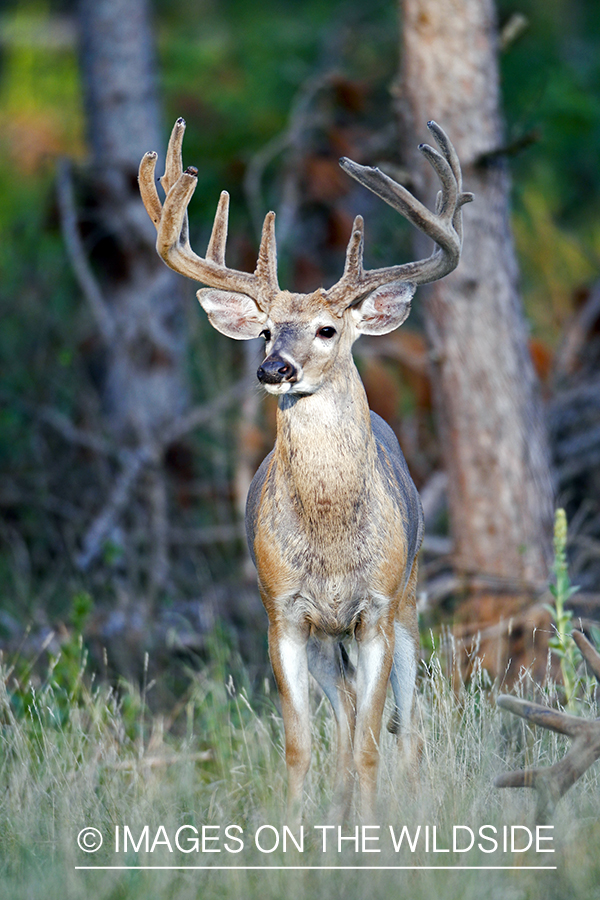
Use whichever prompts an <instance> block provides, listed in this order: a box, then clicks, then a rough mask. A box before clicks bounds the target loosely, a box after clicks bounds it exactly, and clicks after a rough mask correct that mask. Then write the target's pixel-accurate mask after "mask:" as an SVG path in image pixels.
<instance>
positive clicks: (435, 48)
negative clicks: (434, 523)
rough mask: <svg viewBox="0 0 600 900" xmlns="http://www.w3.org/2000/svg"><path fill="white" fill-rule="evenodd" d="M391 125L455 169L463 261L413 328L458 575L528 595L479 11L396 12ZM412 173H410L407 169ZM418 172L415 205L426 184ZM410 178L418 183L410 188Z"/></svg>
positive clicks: (509, 282) (514, 343) (518, 380)
mask: <svg viewBox="0 0 600 900" xmlns="http://www.w3.org/2000/svg"><path fill="white" fill-rule="evenodd" d="M401 12H402V26H403V40H402V88H401V96H400V114H401V117H402V120H403V121H402V125H403V129H404V134H405V135H406V141H407V145H406V148H407V152H409V148H412V147H414V146H415V144H416V143H418V142H419V141H420V140H422V139H423V137H425V135H426V131H425V123H426V122H427V121H428V120H429V119H434V120H435V121H437V122H438V123H439V124H440V125H441V126H442V127H443V128H444V129H445V131H446V132H447V133H448V135H449V136H450V139H451V140H452V142H453V143H454V145H455V147H456V149H457V152H458V155H459V157H460V160H461V163H462V168H463V173H464V186H465V190H469V191H473V193H474V194H475V201H474V203H473V204H471V205H469V206H467V207H465V212H464V223H465V224H464V248H463V255H462V260H461V263H460V265H459V267H458V269H457V270H456V271H455V272H453V273H452V274H451V275H449V276H448V277H447V278H444V279H443V280H442V281H440V282H438V283H437V284H435V285H434V286H432V288H431V290H430V292H429V294H428V296H427V299H426V306H425V309H426V328H427V333H428V337H429V341H430V345H431V350H432V361H433V364H432V370H433V372H432V377H433V386H434V397H435V404H436V410H437V416H438V422H439V436H440V441H441V443H442V447H443V453H444V457H445V465H446V467H447V472H448V477H449V482H448V501H449V510H450V518H451V529H452V535H453V539H454V546H455V561H456V566H457V568H458V569H460V570H462V571H464V572H467V573H482V574H484V575H490V576H495V577H500V578H501V579H508V580H510V581H517V582H519V581H520V582H525V583H529V584H540V583H543V582H544V580H545V579H546V577H547V570H548V561H549V553H550V546H551V544H550V539H551V527H552V510H553V486H552V479H551V475H550V467H549V452H548V445H547V438H546V432H545V423H544V418H543V413H542V408H541V404H540V399H539V396H538V388H537V384H536V377H535V373H534V371H533V366H532V362H531V358H530V355H529V350H528V337H527V327H526V324H525V321H524V317H523V312H522V308H521V303H520V298H519V291H518V285H517V281H518V270H517V265H516V261H515V253H514V248H513V241H512V235H511V231H510V224H509V178H508V174H507V170H506V165H505V161H504V159H503V157H502V155H497V154H496V151H498V150H499V149H500V148H501V147H502V144H503V135H502V123H501V116H500V111H499V107H500V96H499V84H498V32H497V26H496V20H495V11H494V7H493V2H492V0H446V2H445V3H443V4H440V3H439V2H438V0H401ZM414 162H416V160H414ZM428 169H429V167H427V166H425V167H424V166H423V161H422V160H420V161H419V164H418V168H417V167H416V166H414V167H413V170H414V171H415V172H418V173H419V174H418V178H419V179H420V178H422V177H423V181H422V182H421V183H420V184H419V183H418V182H417V184H418V187H422V190H421V191H420V193H422V194H423V195H425V196H426V198H427V200H428V201H429V203H431V201H432V196H431V195H432V193H433V189H434V183H435V176H434V174H433V172H432V171H431V170H430V169H429V171H428ZM422 173H423V175H422Z"/></svg>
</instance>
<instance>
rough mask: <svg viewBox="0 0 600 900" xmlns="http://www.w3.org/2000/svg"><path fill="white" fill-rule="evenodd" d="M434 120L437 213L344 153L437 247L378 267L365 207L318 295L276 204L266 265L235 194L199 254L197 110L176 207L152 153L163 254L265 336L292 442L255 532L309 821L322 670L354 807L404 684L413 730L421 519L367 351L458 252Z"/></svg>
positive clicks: (147, 165)
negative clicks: (368, 381) (299, 267)
mask: <svg viewBox="0 0 600 900" xmlns="http://www.w3.org/2000/svg"><path fill="white" fill-rule="evenodd" d="M428 128H429V130H430V132H431V133H432V135H433V137H434V138H435V141H436V143H437V145H438V147H439V150H440V151H441V152H438V150H435V149H433V148H432V147H429V146H428V145H422V146H421V147H420V149H421V151H422V152H423V154H424V155H425V156H426V157H427V159H428V160H429V162H430V163H431V165H432V166H433V168H434V169H435V170H436V172H437V173H438V175H439V178H440V180H441V185H442V190H441V192H440V193H439V195H438V200H437V206H436V211H435V213H432V212H431V211H429V210H428V209H427V208H426V207H424V206H423V205H422V204H421V203H419V201H417V200H416V199H415V198H414V197H413V196H412V195H411V194H410V193H409V192H408V191H407V190H406V189H405V188H403V187H402V186H400V185H399V184H396V183H395V182H394V181H392V180H391V179H390V178H388V177H387V176H386V175H384V174H383V173H382V172H380V171H379V170H378V169H371V168H366V167H363V166H359V165H357V164H356V163H354V162H351V161H350V160H347V159H343V160H341V165H342V168H343V169H344V170H345V171H346V172H347V173H348V174H349V175H352V177H353V178H356V179H357V181H359V182H360V183H361V184H363V185H365V186H366V187H367V188H369V189H370V190H371V191H373V192H374V193H376V194H377V195H378V196H380V197H381V198H382V199H383V200H385V201H386V202H387V203H389V204H390V205H391V206H393V207H394V208H395V209H397V210H398V211H399V212H400V213H401V214H402V215H403V216H405V217H406V218H407V219H409V220H410V221H411V222H412V223H413V224H414V225H416V226H417V228H419V229H420V230H421V231H423V232H424V233H425V234H427V235H428V236H429V237H431V238H432V239H433V240H434V242H435V245H436V246H435V249H434V251H433V253H432V255H431V256H430V257H428V258H427V259H423V260H420V261H418V262H409V263H406V264H404V265H398V266H390V267H389V268H384V269H378V270H372V271H365V270H364V269H363V264H362V256H363V221H362V218H361V217H360V216H357V218H356V219H355V221H354V225H353V228H352V234H351V237H350V243H349V245H348V250H347V254H346V264H345V267H344V274H343V275H342V277H341V279H340V280H339V281H338V282H337V284H335V285H334V286H333V287H331V288H328V289H327V290H325V289H323V288H319V289H318V290H316V291H314V292H313V293H311V294H294V293H291V292H289V291H282V290H280V288H279V284H278V281H277V257H276V249H275V231H274V225H275V215H274V213H272V212H270V213H268V214H267V216H266V218H265V222H264V226H263V233H262V239H261V244H260V251H259V256H258V262H257V265H256V270H255V272H254V273H253V274H250V273H247V272H240V271H238V270H236V269H230V268H228V267H227V266H226V265H225V242H226V238H227V211H228V202H229V196H228V194H227V193H226V192H225V191H224V192H223V193H222V194H221V199H220V201H219V205H218V209H217V214H216V217H215V223H214V227H213V231H212V236H211V238H210V242H209V245H208V250H207V253H206V258H204V259H203V258H201V257H199V256H197V255H196V254H195V253H194V251H193V250H192V249H191V247H190V244H189V239H188V222H187V206H188V203H189V201H190V198H191V196H192V194H193V193H194V190H195V187H196V182H197V170H196V169H194V168H191V167H190V168H188V169H186V170H185V171H184V170H183V166H182V161H181V146H182V141H183V133H184V130H185V122H184V121H183V119H178V121H177V122H176V123H175V127H174V129H173V133H172V135H171V139H170V141H169V147H168V150H167V158H166V166H165V174H164V175H163V177H162V179H161V183H162V186H163V188H164V190H165V194H166V198H165V201H164V203H161V201H160V200H159V197H158V193H157V188H156V182H155V174H154V171H155V167H156V160H157V154H156V153H147V154H146V155H145V156H144V158H143V160H142V162H141V165H140V188H141V192H142V197H143V200H144V204H145V206H146V209H147V211H148V213H149V215H150V217H151V219H152V221H153V222H154V224H155V225H156V229H157V231H158V239H157V245H156V246H157V250H158V253H159V254H160V256H161V257H162V259H163V260H164V261H165V262H166V263H167V265H168V266H170V267H171V268H172V269H175V271H176V272H180V273H182V274H183V275H187V276H188V277H189V278H193V279H195V280H196V281H200V282H202V284H205V285H208V287H207V288H204V289H202V290H200V291H198V299H199V301H200V303H201V305H202V307H203V308H204V309H205V310H206V312H207V313H208V318H209V320H210V322H211V323H212V325H213V326H214V327H215V328H216V329H217V331H220V332H222V333H223V334H226V335H228V336H229V337H232V338H236V339H237V340H247V339H249V338H255V337H257V336H258V335H262V336H263V337H264V339H265V344H266V356H265V359H264V361H263V362H262V364H261V365H260V367H259V369H258V373H257V374H258V379H259V381H260V382H261V383H262V384H263V385H264V387H265V389H266V390H267V391H269V392H270V393H272V394H276V395H277V396H278V397H279V408H278V413H277V441H276V443H275V447H274V449H273V451H272V452H271V453H270V454H269V455H268V456H267V458H266V459H265V460H264V462H263V463H262V465H261V466H260V468H259V470H258V472H257V473H256V476H255V477H254V480H253V482H252V485H251V487H250V492H249V495H248V502H247V508H246V528H247V534H248V543H249V547H250V553H251V555H252V558H253V560H254V562H255V564H256V568H257V570H258V583H259V588H260V593H261V596H262V600H263V603H264V605H265V608H266V611H267V614H268V618H269V654H270V657H271V663H272V666H273V672H274V674H275V680H276V682H277V687H278V689H279V694H280V697H281V707H282V713H283V721H284V725H285V754H286V762H287V768H288V810H289V812H290V815H292V816H294V817H297V816H298V815H300V810H301V800H302V788H303V783H304V779H305V776H306V773H307V770H308V767H309V763H310V743H311V740H310V721H309V697H308V683H309V678H308V674H309V672H310V673H311V674H312V675H314V677H315V678H316V680H317V681H318V683H319V684H320V685H321V687H322V689H323V691H324V692H325V694H326V695H327V697H328V698H329V700H330V702H331V705H332V706H333V710H334V713H335V717H336V722H337V745H338V769H337V781H338V784H337V797H338V803H339V806H340V812H341V814H342V815H344V814H345V813H346V812H347V811H348V808H349V805H350V802H351V798H352V789H353V784H354V772H355V771H356V773H357V775H358V782H359V786H360V795H361V810H362V814H363V817H364V818H367V819H368V818H372V817H373V815H374V808H375V788H376V780H377V765H378V756H379V734H380V728H381V719H382V715H383V707H384V701H385V695H386V689H387V684H388V681H389V680H390V679H391V682H392V688H393V692H394V698H395V702H396V710H395V712H394V714H393V716H392V719H391V721H390V724H389V726H388V727H389V728H390V730H391V731H393V732H395V733H398V734H402V733H404V734H405V735H407V736H408V739H409V731H410V721H411V711H412V705H413V690H414V684H415V674H416V668H417V651H418V628H417V613H416V583H417V553H418V551H419V547H420V545H421V540H422V536H423V515H422V511H421V504H420V501H419V497H418V494H417V490H416V488H415V486H414V484H413V482H412V480H411V477H410V475H409V472H408V469H407V466H406V462H405V461H404V457H403V455H402V452H401V450H400V447H399V446H398V441H397V440H396V437H395V436H394V434H393V432H392V430H391V429H390V428H389V427H388V425H386V423H385V422H384V421H383V420H382V419H380V418H379V417H378V416H377V415H375V414H374V413H372V412H370V410H369V407H368V404H367V398H366V395H365V391H364V388H363V385H362V382H361V380H360V377H359V375H358V372H357V370H356V367H355V365H354V361H353V359H352V345H353V343H354V341H355V340H356V339H357V338H358V337H359V335H361V334H386V333H387V332H389V331H392V330H393V329H394V328H398V326H399V325H402V323H403V322H404V320H405V319H406V317H407V316H408V314H409V311H410V304H411V298H412V296H413V294H414V292H415V288H416V286H417V285H419V284H425V283H427V282H430V281H435V280H437V279H439V278H442V277H443V276H444V275H446V274H447V273H448V272H451V271H452V270H453V269H454V268H455V267H456V266H457V264H458V261H459V258H460V251H461V242H462V219H461V207H462V206H463V204H464V203H466V202H468V201H469V200H471V199H472V195H471V194H468V193H463V190H462V183H461V171H460V165H459V161H458V158H457V155H456V152H455V150H454V148H453V147H452V144H451V143H450V141H449V140H448V138H447V137H446V135H445V134H444V132H443V131H442V129H441V128H440V127H439V126H438V125H436V124H435V123H434V122H430V123H429V124H428ZM350 637H354V638H355V639H356V642H357V662H356V667H354V666H353V665H352V664H351V663H350V661H349V658H348V655H347V653H346V650H345V647H344V643H343V642H344V640H345V639H346V638H350Z"/></svg>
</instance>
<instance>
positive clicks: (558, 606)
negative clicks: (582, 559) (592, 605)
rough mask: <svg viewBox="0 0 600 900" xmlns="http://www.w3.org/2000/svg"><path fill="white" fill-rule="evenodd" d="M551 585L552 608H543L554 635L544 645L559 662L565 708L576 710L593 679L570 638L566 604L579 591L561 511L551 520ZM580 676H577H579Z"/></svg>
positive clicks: (562, 511) (565, 524)
mask: <svg viewBox="0 0 600 900" xmlns="http://www.w3.org/2000/svg"><path fill="white" fill-rule="evenodd" d="M552 573H553V576H554V581H553V583H552V584H550V585H549V589H550V593H551V594H552V596H553V597H554V605H552V606H551V605H549V604H546V607H545V608H546V609H547V610H548V612H549V613H550V615H551V616H552V622H553V625H554V634H553V635H552V637H551V638H550V640H549V641H548V644H549V647H550V649H551V651H552V653H553V654H554V655H555V656H556V657H558V659H559V660H560V671H561V676H562V683H563V690H564V698H565V705H566V706H567V707H568V708H570V709H575V708H576V706H577V698H578V695H579V693H580V691H581V688H582V687H585V686H587V687H588V688H589V687H590V686H591V687H593V685H594V679H588V678H586V676H585V674H584V673H585V666H584V663H583V659H582V656H581V652H580V651H579V648H578V647H577V645H576V644H575V641H574V640H573V638H572V636H571V635H572V632H573V611H572V610H570V609H566V604H567V603H568V601H569V600H570V599H571V597H572V596H573V595H574V594H576V593H577V591H578V590H579V588H578V586H577V585H572V584H571V579H570V577H569V568H568V565H567V516H566V514H565V511H564V509H557V510H556V513H555V517H554V562H553V565H552ZM580 673H581V674H580Z"/></svg>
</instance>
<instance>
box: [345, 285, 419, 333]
mask: <svg viewBox="0 0 600 900" xmlns="http://www.w3.org/2000/svg"><path fill="white" fill-rule="evenodd" d="M416 287H417V286H416V285H415V284H412V283H411V282H410V281H392V282H390V283H389V284H384V285H382V287H379V288H377V290H376V291H372V293H370V294H367V296H366V297H365V299H364V300H362V301H361V303H358V304H357V305H356V306H353V307H352V317H353V319H354V324H355V325H356V327H357V329H358V330H359V331H360V333H361V334H388V332H390V331H393V330H394V329H395V328H399V327H400V325H402V323H403V322H404V321H405V319H406V318H407V316H408V314H409V312H410V304H411V300H412V297H413V294H414V292H415V290H416Z"/></svg>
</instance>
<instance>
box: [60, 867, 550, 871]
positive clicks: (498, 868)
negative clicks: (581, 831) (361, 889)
mask: <svg viewBox="0 0 600 900" xmlns="http://www.w3.org/2000/svg"><path fill="white" fill-rule="evenodd" d="M75 868H76V869H85V870H90V869H96V870H100V869H101V870H107V869H126V870H128V869H136V870H137V869H145V870H150V869H156V870H157V871H163V870H166V869H168V870H175V869H193V870H211V869H213V870H215V871H229V872H231V871H240V870H243V871H253V872H255V871H257V870H260V871H267V872H268V871H270V870H271V871H274V872H276V871H279V872H281V871H285V870H286V869H289V870H290V871H298V870H306V871H311V872H314V871H318V870H319V869H323V870H327V871H335V870H337V869H339V870H340V871H342V870H343V871H349V870H351V871H353V872H360V871H362V870H364V871H369V872H388V871H395V870H397V869H445V870H450V869H457V870H461V871H465V870H473V871H482V870H484V869H485V870H491V869H494V870H508V869H516V870H520V869H528V870H531V869H535V870H537V871H539V870H541V869H549V870H550V869H556V868H557V866H75Z"/></svg>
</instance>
